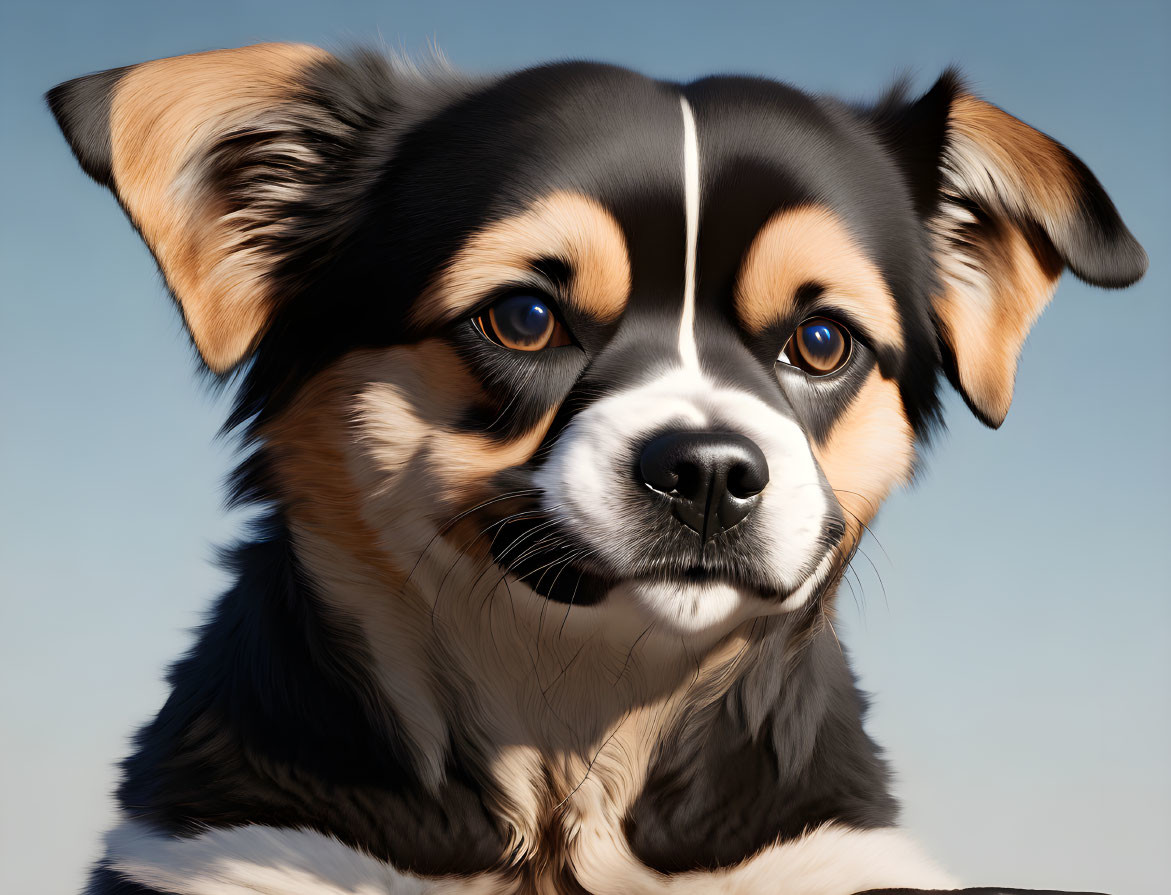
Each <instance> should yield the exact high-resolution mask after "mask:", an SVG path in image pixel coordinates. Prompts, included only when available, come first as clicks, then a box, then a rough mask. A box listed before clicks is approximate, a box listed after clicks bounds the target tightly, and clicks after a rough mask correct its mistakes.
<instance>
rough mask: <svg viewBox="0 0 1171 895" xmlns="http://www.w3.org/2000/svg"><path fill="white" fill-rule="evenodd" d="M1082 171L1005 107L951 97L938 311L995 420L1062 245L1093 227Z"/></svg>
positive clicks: (1060, 262) (960, 367) (975, 391)
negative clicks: (1084, 201)
mask: <svg viewBox="0 0 1171 895" xmlns="http://www.w3.org/2000/svg"><path fill="white" fill-rule="evenodd" d="M1083 170H1084V166H1081V165H1080V163H1078V162H1077V161H1076V159H1075V158H1074V157H1073V156H1072V155H1071V154H1070V153H1069V152H1068V151H1067V150H1065V148H1064V147H1062V146H1061V145H1060V144H1059V143H1057V142H1055V141H1054V140H1052V139H1050V138H1049V137H1047V136H1045V135H1044V134H1042V133H1041V132H1040V131H1037V130H1034V129H1033V128H1031V127H1029V126H1028V125H1027V124H1025V123H1024V122H1022V121H1020V120H1018V119H1016V118H1014V117H1013V116H1011V115H1009V114H1008V113H1006V112H1003V111H1001V110H1000V109H998V108H997V107H996V106H993V105H992V104H990V103H987V102H984V101H983V100H980V99H977V98H976V97H974V96H971V95H968V94H963V93H961V94H959V95H958V96H956V97H955V98H954V100H953V101H952V104H951V109H950V114H949V117H948V134H947V142H946V146H945V149H944V154H943V159H942V164H941V173H942V183H941V197H940V203H939V206H938V208H937V210H936V213H935V216H934V218H933V219H932V221H931V227H932V231H933V235H934V238H935V243H936V254H937V259H938V262H939V271H940V276H941V279H942V287H943V288H942V291H941V292H940V293H939V294H938V295H937V296H936V298H935V314H936V318H937V320H938V323H939V328H940V334H941V336H942V338H943V340H944V342H945V344H946V345H947V346H948V348H949V349H950V351H951V354H952V357H953V359H954V367H955V369H954V376H955V377H956V378H957V379H958V383H957V384H958V385H959V387H960V390H961V391H962V393H963V394H964V396H965V398H966V399H967V401H968V404H969V406H971V408H972V409H973V411H974V412H976V414H977V415H978V416H979V417H980V418H981V419H982V420H983V421H984V422H985V423H987V424H988V425H990V426H993V427H996V426H999V425H1000V424H1001V423H1002V422H1003V421H1004V418H1005V415H1006V414H1007V413H1008V409H1009V405H1010V404H1011V403H1012V395H1013V387H1014V384H1015V379H1016V370H1017V361H1018V358H1019V356H1020V352H1021V348H1022V346H1023V345H1024V342H1025V339H1026V337H1027V336H1028V333H1029V330H1030V329H1031V328H1032V325H1033V323H1034V322H1035V321H1036V320H1037V318H1038V317H1039V316H1040V314H1041V312H1042V311H1043V310H1044V308H1045V306H1046V305H1047V304H1048V302H1049V299H1050V298H1051V297H1052V295H1053V291H1054V289H1055V288H1056V286H1057V281H1058V279H1059V277H1060V276H1061V271H1062V268H1063V267H1064V265H1065V263H1067V261H1068V258H1063V257H1062V252H1061V251H1059V250H1058V248H1057V247H1056V246H1055V244H1054V243H1055V242H1056V243H1058V244H1059V245H1062V247H1063V248H1064V247H1065V246H1064V245H1063V244H1065V243H1069V244H1073V243H1074V242H1075V241H1076V239H1077V238H1078V236H1077V232H1078V228H1079V227H1084V226H1085V223H1084V221H1083V220H1082V218H1083V217H1084V216H1085V215H1086V214H1087V211H1086V209H1084V208H1082V207H1081V200H1082V196H1083V194H1084V193H1085V191H1086V189H1087V187H1086V184H1085V182H1084V178H1083V174H1082V171H1083ZM1086 174H1088V172H1086ZM1090 177H1091V179H1092V175H1090ZM1094 186H1095V187H1096V186H1097V185H1096V181H1095V182H1094ZM1098 189H1099V190H1100V187H1098ZM1106 201H1108V200H1106ZM1128 235H1129V234H1128ZM1069 263H1072V262H1069Z"/></svg>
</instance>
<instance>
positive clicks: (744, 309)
mask: <svg viewBox="0 0 1171 895" xmlns="http://www.w3.org/2000/svg"><path fill="white" fill-rule="evenodd" d="M807 283H816V284H818V285H819V286H821V287H823V288H824V290H825V296H826V299H827V303H829V304H832V305H833V306H835V307H839V308H841V309H842V310H843V311H846V312H847V313H849V314H850V315H851V316H852V317H854V318H855V319H856V320H857V321H858V322H859V323H860V324H861V325H862V326H864V327H865V328H866V330H867V332H868V333H869V335H871V336H872V337H873V338H875V339H878V340H879V341H881V342H884V343H886V344H887V345H889V346H890V347H892V348H896V349H901V348H902V347H903V331H902V327H901V325H900V323H899V315H898V311H897V309H896V307H895V302H894V297H893V296H892V295H891V294H890V290H889V289H888V288H887V286H886V283H885V282H884V281H883V278H882V274H881V273H879V271H878V268H877V267H875V265H874V263H873V262H872V261H871V260H870V259H869V258H868V257H867V256H866V253H865V252H864V251H863V250H862V248H861V247H860V246H859V245H858V243H857V242H856V241H855V240H854V238H853V237H852V236H851V235H850V233H849V231H847V229H846V227H845V226H844V225H843V224H842V222H841V221H840V220H839V219H838V217H837V215H835V214H834V213H833V212H832V211H830V210H829V209H828V208H824V207H822V206H818V205H806V206H802V207H800V208H793V209H787V210H785V211H781V212H778V213H777V214H775V215H773V217H772V218H771V219H770V220H769V221H768V222H767V223H766V224H765V225H764V226H763V227H761V229H760V232H759V233H757V235H756V238H755V239H754V240H753V242H752V246H751V247H750V248H749V250H748V254H747V256H746V257H745V260H744V263H743V265H742V266H741V268H740V275H739V278H738V280H737V283H736V295H735V301H736V312H737V314H739V316H740V319H741V321H742V322H743V324H744V325H745V326H746V327H747V328H748V329H749V330H750V331H753V332H759V331H761V330H763V329H765V328H766V327H767V326H769V325H770V324H772V323H774V322H776V321H777V320H778V319H780V318H783V317H785V316H787V315H790V314H792V313H793V312H794V311H795V310H796V297H797V291H798V289H800V287H801V286H804V285H806V284H807Z"/></svg>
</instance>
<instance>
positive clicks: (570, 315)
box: [51, 46, 1145, 632]
mask: <svg viewBox="0 0 1171 895" xmlns="http://www.w3.org/2000/svg"><path fill="white" fill-rule="evenodd" d="M51 101H52V103H53V104H54V111H55V112H56V113H57V115H58V117H59V120H61V121H62V123H63V126H64V127H65V129H66V131H67V133H68V134H69V136H70V138H71V141H72V142H73V145H74V149H75V151H76V152H77V153H78V155H79V158H80V159H81V160H82V163H83V165H85V166H86V169H87V171H89V173H91V174H92V175H93V176H95V177H96V178H98V179H99V180H101V181H103V182H105V183H107V184H109V185H111V186H112V187H113V188H114V189H115V190H116V191H117V193H118V195H119V197H120V199H121V201H122V203H123V204H124V206H125V207H126V208H127V210H128V212H129V213H130V215H131V217H132V218H133V220H134V221H135V223H136V225H137V226H138V227H139V229H140V230H141V231H142V233H143V235H144V237H145V238H146V240H147V241H148V243H149V244H150V245H151V247H152V249H153V251H154V252H155V255H156V257H157V258H158V260H159V262H160V265H161V267H162V268H163V271H164V273H165V274H166V276H167V279H168V283H169V284H170V286H171V288H172V290H173V291H174V293H175V295H176V297H177V299H178V301H179V303H180V305H181V307H182V309H183V312H184V315H185V318H186V320H187V322H188V324H189V326H190V329H191V332H192V335H193V338H194V340H195V343H196V345H197V347H198V348H199V349H200V351H201V353H202V355H203V357H204V359H205V361H206V362H207V364H208V365H209V366H210V367H211V368H212V369H213V370H215V371H216V372H225V371H228V370H231V369H233V368H237V367H238V366H239V365H240V364H242V363H244V362H245V361H246V360H248V359H249V358H251V365H250V366H249V367H248V368H247V370H246V372H245V373H244V376H245V379H244V383H243V386H242V391H241V395H242V397H241V405H240V407H241V410H240V412H239V414H238V419H237V421H248V420H250V421H251V422H250V425H251V428H250V432H251V435H252V437H253V438H254V439H255V440H256V441H257V442H258V444H259V448H258V451H257V453H256V454H255V455H254V457H253V459H252V460H251V461H249V463H248V464H246V466H245V468H244V471H243V475H242V477H241V480H240V483H239V488H240V492H241V493H242V494H243V495H245V496H256V497H261V498H264V499H267V500H274V501H277V502H278V503H279V504H280V505H281V506H282V507H283V508H284V512H285V513H286V514H287V516H288V518H289V520H290V522H291V524H292V526H293V528H294V531H295V532H299V533H301V535H302V536H303V538H304V539H305V544H306V545H307V547H306V549H307V550H310V551H311V552H312V551H316V554H317V566H318V567H319V569H324V568H327V567H333V568H334V574H336V575H337V576H338V577H339V578H344V577H345V576H346V575H350V574H354V573H353V572H352V571H341V570H340V567H341V566H345V567H346V569H352V568H353V563H354V562H357V563H358V564H360V565H362V567H363V568H365V569H366V570H367V571H366V572H364V573H362V574H363V575H365V576H366V577H371V576H372V577H373V578H374V579H375V580H377V581H379V582H380V583H382V584H384V585H386V587H387V589H388V592H399V591H401V590H402V589H403V588H407V587H411V588H414V589H415V590H416V591H418V592H419V593H421V594H422V595H423V597H424V599H426V600H428V601H430V602H431V603H432V606H433V608H434V607H435V606H437V605H439V604H440V603H441V602H442V600H443V595H444V589H445V588H447V587H457V588H458V589H459V590H460V591H461V592H463V593H468V592H477V591H482V592H483V593H485V594H489V593H491V592H492V591H494V590H495V589H496V588H497V587H504V588H507V589H508V592H509V594H510V596H512V598H513V600H514V605H516V606H519V607H520V610H519V611H526V609H525V607H536V608H538V609H540V608H542V607H545V606H546V605H547V601H552V602H555V603H560V604H565V606H566V608H567V615H568V607H570V606H573V607H577V608H576V609H575V616H577V617H586V618H591V619H594V620H595V621H596V620H601V621H602V622H603V624H605V625H611V624H613V625H615V626H617V627H618V628H622V629H625V630H638V629H640V628H644V627H646V626H650V625H657V626H661V627H662V628H664V629H667V630H671V631H676V632H713V631H722V630H727V629H728V627H729V626H730V625H733V624H735V623H737V622H739V621H741V620H743V619H745V618H748V617H753V616H759V615H766V614H774V613H784V612H791V611H795V610H800V609H803V608H806V607H809V606H811V605H817V604H818V603H819V601H820V600H821V599H822V595H823V594H824V593H825V592H826V591H827V589H829V588H830V587H831V586H832V585H833V584H835V583H836V581H837V578H838V576H839V575H840V574H841V572H842V570H843V567H844V564H845V562H847V561H848V559H849V557H850V555H851V551H852V549H853V547H854V546H855V545H856V543H857V540H858V538H859V536H860V534H861V530H862V528H863V527H864V526H865V524H866V522H867V521H868V520H869V519H870V517H872V516H873V514H874V512H875V511H876V510H877V508H878V506H879V504H880V503H881V502H882V500H883V499H884V498H885V496H886V495H887V494H888V492H889V491H890V489H891V488H892V487H893V486H895V485H897V484H898V483H900V482H903V481H905V480H907V478H908V477H909V476H910V474H911V471H912V467H913V463H914V457H915V442H916V440H917V439H918V438H921V437H922V436H923V435H925V434H926V433H927V432H928V430H929V428H930V426H931V425H932V423H933V422H934V421H935V418H936V413H937V398H936V388H935V385H936V379H937V377H938V374H939V373H940V372H941V371H942V372H944V373H946V374H947V375H948V377H949V378H950V379H951V381H952V382H953V384H955V385H956V386H957V387H958V388H959V389H960V390H961V392H962V393H963V395H964V397H965V398H966V400H967V401H968V403H969V405H970V406H971V407H972V409H973V410H974V411H975V412H976V413H977V414H978V415H980V416H981V418H982V419H984V420H985V421H986V422H989V423H990V424H993V425H997V424H999V422H1000V421H1001V420H1002V419H1003V417H1004V414H1005V413H1006V412H1007V409H1008V404H1009V401H1010V399H1011V394H1012V383H1013V377H1014V373H1015V368H1016V361H1017V355H1018V352H1019V350H1020V347H1021V344H1022V342H1023V340H1024V337H1025V335H1026V334H1027V332H1028V329H1029V327H1030V325H1031V324H1032V322H1033V320H1034V319H1035V318H1036V316H1037V315H1038V314H1039V313H1040V311H1041V310H1042V308H1043V307H1044V305H1045V303H1046V302H1047V300H1048V298H1049V296H1050V294H1051V291H1052V289H1053V287H1054V285H1055V283H1056V280H1057V278H1058V276H1059V275H1060V272H1061V270H1062V268H1063V266H1070V267H1071V268H1072V269H1073V270H1074V271H1075V272H1076V273H1077V274H1078V275H1079V276H1082V277H1083V278H1084V279H1087V280H1089V281H1091V282H1095V283H1099V284H1102V285H1110V286H1117V285H1123V284H1126V283H1128V282H1131V281H1133V280H1134V279H1136V278H1137V277H1138V276H1139V275H1141V273H1142V270H1143V268H1144V266H1145V257H1144V256H1143V254H1142V250H1141V248H1139V247H1138V246H1137V244H1136V243H1135V242H1134V240H1133V238H1132V237H1131V236H1130V234H1129V233H1128V232H1127V231H1126V229H1125V227H1124V226H1123V225H1122V223H1121V221H1120V220H1119V219H1118V216H1117V214H1116V212H1115V211H1114V208H1113V206H1112V205H1111V204H1110V201H1109V199H1108V198H1107V197H1106V196H1105V194H1104V193H1103V192H1102V190H1101V187H1100V186H1099V185H1098V183H1097V181H1096V180H1095V179H1094V178H1093V175H1091V174H1090V173H1089V171H1088V170H1086V169H1085V167H1084V166H1083V165H1082V164H1081V163H1080V162H1079V161H1077V159H1076V158H1074V157H1073V156H1072V155H1070V154H1069V153H1068V152H1067V151H1066V150H1065V149H1064V148H1062V147H1061V146H1060V145H1059V144H1057V143H1055V142H1053V141H1052V140H1050V139H1049V138H1047V137H1045V136H1044V135H1042V134H1040V133H1039V132H1037V131H1034V130H1032V129H1031V128H1029V127H1027V126H1026V125H1024V124H1022V123H1021V122H1019V121H1017V120H1016V119H1014V118H1012V117H1011V116H1008V115H1007V114H1005V113H1003V112H1001V111H1000V110H999V109H997V108H996V107H994V106H991V105H988V104H987V103H984V102H983V101H980V100H977V99H975V98H973V97H971V96H970V95H968V94H966V93H964V92H963V90H962V88H961V87H960V86H959V85H958V84H957V82H956V81H955V79H954V78H952V77H950V76H945V78H944V79H942V80H941V81H940V82H939V84H937V85H936V87H935V88H934V89H933V90H932V91H931V92H930V93H928V94H927V95H926V96H924V97H923V98H921V99H920V100H917V101H914V102H911V101H907V100H906V99H904V98H903V97H902V96H901V95H899V94H897V93H895V94H892V95H891V96H890V97H888V99H887V100H885V101H883V102H882V103H880V104H879V105H878V106H876V107H874V108H870V109H865V110H860V109H853V108H849V107H846V106H843V105H841V104H839V103H836V102H833V101H830V100H825V99H819V98H814V97H811V96H809V95H807V94H804V93H801V92H799V91H796V90H794V89H792V88H789V87H786V86H783V85H780V84H777V83H773V82H768V81H762V80H749V79H742V78H712V79H707V80H703V81H698V82H695V83H692V84H690V85H686V86H680V85H676V84H667V83H662V82H657V81H653V80H650V79H647V78H644V77H642V76H640V75H636V74H633V73H631V72H628V71H625V70H621V69H617V68H611V67H605V66H595V65H585V64H567V65H555V66H548V67H543V68H537V69H532V70H528V71H525V72H521V73H519V74H516V75H513V76H510V77H506V78H502V79H496V80H491V81H482V82H473V81H468V80H462V79H458V78H455V77H454V76H451V75H449V74H444V73H436V74H433V75H431V76H421V75H419V74H418V73H411V74H404V73H403V72H401V71H399V72H396V71H393V70H392V69H391V68H390V67H388V66H387V64H386V63H385V62H383V61H380V60H375V59H373V58H371V57H364V56H360V57H356V58H354V59H351V60H348V61H341V60H338V59H335V58H333V57H330V56H328V55H326V54H324V53H321V52H320V51H315V50H310V49H307V48H302V47H286V46H271V47H257V48H248V49H245V50H238V51H223V52H220V53H212V54H204V55H201V56H194V57H183V58H180V59H176V60H163V61H161V62H156V63H148V64H146V65H142V66H138V67H135V68H132V69H125V70H119V71H117V72H112V73H107V74H106V75H100V76H93V77H92V78H90V79H83V80H82V81H79V82H73V83H72V84H70V85H65V87H63V88H59V90H58V92H56V93H55V95H54V96H53V97H52V99H51ZM313 545H315V546H313ZM342 557H344V559H342Z"/></svg>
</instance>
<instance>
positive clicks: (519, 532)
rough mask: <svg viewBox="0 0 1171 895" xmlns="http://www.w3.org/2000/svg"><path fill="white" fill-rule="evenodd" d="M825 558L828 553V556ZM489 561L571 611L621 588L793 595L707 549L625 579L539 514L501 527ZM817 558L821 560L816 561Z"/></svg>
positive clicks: (731, 557) (646, 566) (662, 557)
mask: <svg viewBox="0 0 1171 895" xmlns="http://www.w3.org/2000/svg"><path fill="white" fill-rule="evenodd" d="M827 552H828V550H827ZM491 553H492V558H493V560H494V561H495V563H496V565H497V567H498V568H499V569H500V571H501V573H502V574H506V575H509V576H511V577H513V578H515V579H517V580H520V581H522V582H524V583H525V584H527V585H528V586H529V587H530V588H532V589H533V590H534V591H535V592H536V593H538V594H540V595H541V596H543V597H545V598H546V599H548V600H552V601H554V602H558V603H565V604H567V605H570V606H591V605H595V604H597V603H600V602H601V601H602V600H603V599H604V598H605V596H606V594H607V593H609V592H610V591H611V590H612V589H613V588H614V587H616V586H618V585H619V584H622V583H643V584H650V585H655V584H658V585H662V586H666V587H676V588H679V587H688V586H691V587H718V586H721V585H723V586H728V587H733V588H736V589H737V590H740V591H741V592H744V593H747V594H750V595H751V596H754V597H756V598H758V599H761V600H766V601H773V602H783V601H784V600H785V599H786V598H787V597H788V596H789V595H790V594H791V593H792V589H788V588H784V589H778V588H777V587H776V586H773V585H770V584H769V583H767V582H766V581H765V580H763V578H761V577H758V576H757V575H755V574H753V572H752V571H751V568H750V565H749V563H747V562H745V561H743V559H740V560H739V561H738V557H737V555H736V553H735V552H733V553H731V554H729V553H727V552H724V551H720V550H716V549H708V550H706V551H702V552H700V553H699V555H696V552H695V551H690V555H687V554H686V553H684V552H660V553H659V554H658V555H656V556H652V557H648V558H647V559H646V560H644V561H643V562H641V563H639V564H638V566H637V568H635V569H634V570H632V571H631V572H629V573H627V574H618V573H615V572H614V571H611V570H609V569H606V568H604V567H602V564H601V563H600V562H599V561H598V560H597V558H596V556H595V551H593V550H591V549H590V548H589V547H587V546H585V545H583V544H581V543H580V542H579V541H578V540H577V539H576V538H575V537H574V536H573V535H571V534H569V533H567V532H566V531H565V530H564V529H563V527H562V526H560V525H559V524H558V523H557V522H556V521H555V520H552V519H550V518H548V517H547V516H546V515H544V514H542V513H537V512H533V513H529V514H524V515H515V516H511V517H508V518H507V519H505V520H503V521H501V522H499V523H498V524H497V525H496V531H495V534H494V536H493V538H492V542H491ZM820 558H821V557H819V559H820Z"/></svg>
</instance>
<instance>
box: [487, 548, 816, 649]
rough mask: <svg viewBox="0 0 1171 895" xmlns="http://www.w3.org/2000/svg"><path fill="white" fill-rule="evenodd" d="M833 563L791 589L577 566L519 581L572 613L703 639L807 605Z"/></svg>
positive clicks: (690, 573)
mask: <svg viewBox="0 0 1171 895" xmlns="http://www.w3.org/2000/svg"><path fill="white" fill-rule="evenodd" d="M832 560H833V551H832V550H831V551H829V552H827V553H826V554H825V555H824V556H823V557H820V558H819V559H818V561H817V562H816V563H813V564H812V566H813V568H812V571H811V573H810V574H809V576H808V577H806V578H805V579H804V580H802V581H801V582H799V583H798V584H797V585H795V586H793V587H789V588H784V587H780V588H772V587H766V586H763V585H759V584H755V583H752V582H749V581H743V580H730V579H729V578H727V577H723V576H720V575H718V574H710V573H706V572H704V571H702V570H699V569H689V570H686V571H684V572H682V573H680V574H678V575H664V574H656V575H653V576H652V575H648V576H632V577H629V578H623V577H619V576H614V575H602V574H599V573H597V572H595V571H591V570H589V569H586V568H582V567H579V566H577V565H576V564H573V563H566V564H565V565H563V566H561V567H559V568H557V569H555V570H554V568H553V567H549V568H545V569H542V570H541V571H539V572H537V573H534V574H528V575H521V576H517V577H518V578H519V580H520V581H522V582H523V583H525V584H527V585H528V586H529V587H530V588H532V590H533V591H535V592H536V593H537V594H539V595H540V596H542V597H544V598H545V599H547V600H551V601H553V602H557V603H563V604H566V606H567V608H568V607H570V606H578V607H595V606H596V607H598V609H599V610H600V611H604V612H607V614H618V615H621V616H623V617H627V618H629V620H630V622H631V623H632V624H634V625H637V626H638V627H639V628H645V627H647V626H649V625H654V626H655V627H656V628H657V629H658V630H660V631H663V632H673V633H677V634H681V635H700V636H703V635H718V634H720V633H723V632H726V631H729V630H731V629H732V628H734V627H736V626H737V625H739V624H740V623H742V622H744V621H747V620H749V619H752V618H759V617H761V616H766V615H779V614H783V613H787V612H792V611H794V610H796V609H799V608H801V607H802V606H805V605H806V604H808V603H809V601H810V599H812V598H814V597H815V595H816V594H817V592H818V590H819V589H820V588H821V587H822V585H823V584H824V582H825V580H826V578H827V576H828V573H829V571H830V570H831V568H832ZM514 574H515V571H514ZM510 577H511V576H510Z"/></svg>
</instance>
